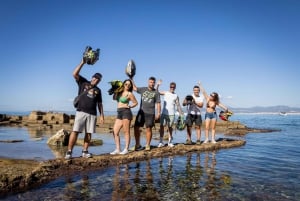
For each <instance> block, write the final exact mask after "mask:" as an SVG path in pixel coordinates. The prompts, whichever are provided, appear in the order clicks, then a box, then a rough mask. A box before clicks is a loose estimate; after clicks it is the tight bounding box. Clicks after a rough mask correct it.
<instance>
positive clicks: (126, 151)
mask: <svg viewBox="0 0 300 201" xmlns="http://www.w3.org/2000/svg"><path fill="white" fill-rule="evenodd" d="M128 153H129V152H128V149H124V150H123V151H122V152H120V154H122V155H125V154H128Z"/></svg>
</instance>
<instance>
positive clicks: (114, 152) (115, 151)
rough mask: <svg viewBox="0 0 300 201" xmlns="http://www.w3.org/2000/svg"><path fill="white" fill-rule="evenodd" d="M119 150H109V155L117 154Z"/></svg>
mask: <svg viewBox="0 0 300 201" xmlns="http://www.w3.org/2000/svg"><path fill="white" fill-rule="evenodd" d="M119 153H120V152H119V151H118V150H114V151H113V152H110V155H116V154H119Z"/></svg>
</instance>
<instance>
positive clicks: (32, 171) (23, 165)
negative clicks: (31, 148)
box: [0, 138, 246, 196]
mask: <svg viewBox="0 0 300 201" xmlns="http://www.w3.org/2000/svg"><path fill="white" fill-rule="evenodd" d="M245 143H246V142H245V141H244V140H234V139H227V138H220V139H218V140H217V143H216V144H212V143H207V144H203V143H202V144H201V145H197V144H192V145H185V144H175V146H174V147H172V148H171V147H168V146H165V147H161V148H157V147H151V150H150V151H146V150H141V151H134V152H129V153H128V154H127V155H110V154H101V155H94V156H93V158H88V159H87V158H81V157H78V158H72V159H70V160H65V159H53V160H48V161H42V162H38V161H34V160H16V159H0V165H1V169H0V172H1V174H0V175H1V176H0V189H1V190H0V195H1V196H5V195H8V194H11V193H16V192H21V191H26V190H28V189H31V188H34V187H37V186H40V185H42V184H45V183H47V182H49V181H51V180H54V179H56V178H58V177H59V176H62V175H67V174H74V173H76V172H78V171H87V170H95V169H101V168H106V167H109V166H114V165H118V164H125V163H130V162H135V161H144V160H147V159H151V158H159V157H165V156H170V155H184V154H185V153H187V152H197V151H213V150H219V149H227V148H233V147H240V146H243V145H245Z"/></svg>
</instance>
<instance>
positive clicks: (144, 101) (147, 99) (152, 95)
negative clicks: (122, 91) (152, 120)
mask: <svg viewBox="0 0 300 201" xmlns="http://www.w3.org/2000/svg"><path fill="white" fill-rule="evenodd" d="M137 93H139V94H141V110H143V111H144V113H147V114H155V103H160V95H159V92H158V91H157V90H155V89H153V90H149V89H148V87H138V88H137Z"/></svg>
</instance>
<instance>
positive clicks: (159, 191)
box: [0, 114, 300, 201]
mask: <svg viewBox="0 0 300 201" xmlns="http://www.w3.org/2000/svg"><path fill="white" fill-rule="evenodd" d="M231 120H232V121H240V122H241V123H243V124H245V125H247V126H248V127H254V128H270V129H276V130H278V131H276V132H270V133H249V134H247V135H245V136H244V137H234V136H223V134H222V133H217V138H218V137H227V138H241V139H244V140H246V145H245V146H242V147H237V148H231V149H222V150H218V151H213V152H192V153H188V154H185V155H176V156H172V157H164V158H155V159H151V160H148V161H141V162H134V163H129V164H124V165H120V166H115V167H109V168H105V169H99V170H94V171H91V172H81V173H78V174H76V175H66V176H63V177H60V178H57V179H55V180H53V181H51V182H49V183H47V184H44V185H42V186H40V187H38V188H35V189H31V190H28V191H26V192H23V193H18V194H15V195H10V196H7V197H4V198H2V200H220V201H222V200H224V201H225V200H226V201H227V200H230V201H231V200H243V201H248V200H249V201H250V200H251V201H252V200H259V201H260V200H261V201H264V200H266V201H267V200H268V201H269V200H272V201H277V200H278V201H279V200H280V201H282V200H289V201H296V200H300V168H299V167H300V151H299V148H298V147H299V140H300V115H299V114H298V115H296V114H293V115H290V114H288V115H287V116H280V115H278V114H235V115H233V116H232V117H231ZM30 132H31V133H30ZM32 132H33V131H28V130H27V129H26V128H11V127H0V139H2V140H3V139H7V138H10V139H15V138H20V139H23V140H24V142H22V143H17V144H14V145H12V144H9V145H8V144H7V143H0V144H1V148H0V157H11V158H30V159H36V160H47V159H51V158H55V157H56V156H57V154H58V155H59V153H54V152H53V150H51V149H50V148H49V147H48V146H47V145H45V142H46V141H47V138H48V137H49V136H50V135H51V133H43V132H42V131H41V132H40V133H39V132H33V133H32ZM93 137H94V138H101V139H103V140H104V144H103V145H102V146H101V147H94V148H91V149H90V151H91V152H93V153H95V154H100V153H108V152H110V151H113V150H114V142H113V138H112V136H111V135H110V134H101V135H94V136H93ZM192 137H193V139H195V133H193V135H192ZM121 138H123V136H122V137H121ZM184 140H185V132H178V131H177V132H176V133H175V134H174V141H175V143H176V142H183V141H184ZM202 140H204V131H202ZM121 144H122V145H124V139H122V141H121ZM131 144H134V139H132V143H131ZM156 144H158V141H157V140H152V145H156ZM80 151H81V147H75V149H74V154H75V155H76V154H78V155H80ZM61 155H63V152H62V153H61Z"/></svg>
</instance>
